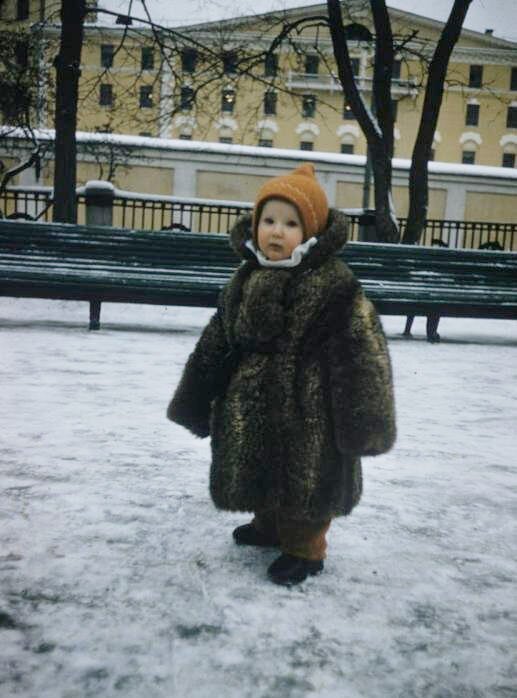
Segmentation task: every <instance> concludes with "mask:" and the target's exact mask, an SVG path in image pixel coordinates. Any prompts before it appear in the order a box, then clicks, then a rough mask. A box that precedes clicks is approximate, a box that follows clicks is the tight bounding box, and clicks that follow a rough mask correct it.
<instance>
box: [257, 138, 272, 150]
mask: <svg viewBox="0 0 517 698" xmlns="http://www.w3.org/2000/svg"><path fill="white" fill-rule="evenodd" d="M258 144H259V146H260V147H261V148H272V147H273V141H272V139H271V138H259V142H258Z"/></svg>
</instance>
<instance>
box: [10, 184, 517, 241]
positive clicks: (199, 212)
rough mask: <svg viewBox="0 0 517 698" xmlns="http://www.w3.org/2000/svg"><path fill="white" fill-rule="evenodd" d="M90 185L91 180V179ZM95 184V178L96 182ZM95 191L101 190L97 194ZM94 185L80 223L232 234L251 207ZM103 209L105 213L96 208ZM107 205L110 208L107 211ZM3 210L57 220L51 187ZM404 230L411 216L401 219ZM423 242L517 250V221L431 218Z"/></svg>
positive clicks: (358, 233) (354, 236) (353, 226)
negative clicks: (232, 228) (98, 213)
mask: <svg viewBox="0 0 517 698" xmlns="http://www.w3.org/2000/svg"><path fill="white" fill-rule="evenodd" d="M89 184H90V183H89ZM91 184H94V183H91ZM95 192H96V193H95ZM98 193H99V190H98V189H95V187H90V188H89V185H87V186H86V187H80V188H79V189H78V190H77V203H78V222H79V223H82V224H84V223H87V222H88V223H101V224H109V225H113V226H115V227H120V228H135V229H147V230H185V231H192V232H202V233H227V232H228V231H229V230H230V229H231V227H232V226H233V224H234V223H235V222H236V220H237V219H238V218H239V217H240V216H241V215H242V214H243V213H246V212H249V211H250V210H251V208H252V204H250V203H246V202H240V201H218V200H210V199H199V198H188V199H187V198H182V197H174V196H160V195H153V194H138V193H135V192H127V191H121V190H118V189H114V188H113V187H111V185H109V184H108V183H102V196H101V197H100V198H99V197H98ZM99 207H102V208H103V209H104V211H103V214H102V215H101V216H99V215H97V214H96V213H95V211H97V212H98V211H99ZM106 207H108V208H109V210H108V211H106ZM0 211H1V213H2V215H3V216H4V217H7V218H11V219H13V218H22V219H24V218H25V219H27V220H40V221H50V220H52V188H51V187H41V186H40V187H36V186H32V187H31V186H27V187H21V186H16V187H9V188H7V190H6V191H4V192H2V193H1V194H0ZM344 211H345V213H347V214H348V216H349V218H350V239H351V240H359V239H364V236H363V233H364V231H365V229H366V227H365V226H368V225H372V221H371V216H370V219H368V215H366V216H364V215H363V214H362V213H361V212H360V211H359V210H357V209H353V210H351V209H349V210H347V209H344ZM398 220H399V225H400V230H401V234H403V233H404V230H405V227H406V222H407V219H406V218H399V219H398ZM420 244H422V245H425V246H430V245H433V244H435V245H436V244H442V245H447V246H448V247H459V248H466V249H479V248H480V247H482V246H483V247H487V248H488V249H505V250H517V222H516V223H498V222H486V221H452V220H439V219H430V220H428V221H427V222H426V229H425V232H424V234H423V235H422V239H421V240H420Z"/></svg>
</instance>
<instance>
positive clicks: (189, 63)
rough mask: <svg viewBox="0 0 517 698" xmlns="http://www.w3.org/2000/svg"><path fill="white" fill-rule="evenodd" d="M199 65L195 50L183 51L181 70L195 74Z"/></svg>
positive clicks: (186, 49) (185, 49)
mask: <svg viewBox="0 0 517 698" xmlns="http://www.w3.org/2000/svg"><path fill="white" fill-rule="evenodd" d="M196 64H197V51H196V49H195V48H184V49H183V50H182V51H181V70H182V71H183V72H184V73H191V74H192V73H195V72H196Z"/></svg>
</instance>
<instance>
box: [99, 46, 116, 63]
mask: <svg viewBox="0 0 517 698" xmlns="http://www.w3.org/2000/svg"><path fill="white" fill-rule="evenodd" d="M112 65H113V44H102V45H101V66H102V67H103V68H111V66H112Z"/></svg>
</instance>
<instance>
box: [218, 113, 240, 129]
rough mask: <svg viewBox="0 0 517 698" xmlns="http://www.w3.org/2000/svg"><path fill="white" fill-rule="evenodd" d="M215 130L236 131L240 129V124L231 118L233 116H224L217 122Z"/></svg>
mask: <svg viewBox="0 0 517 698" xmlns="http://www.w3.org/2000/svg"><path fill="white" fill-rule="evenodd" d="M215 128H216V129H217V130H218V131H221V130H222V129H223V128H227V129H230V131H236V130H237V129H238V124H237V122H236V121H235V119H232V118H231V116H223V117H221V118H220V119H217V121H216V122H215Z"/></svg>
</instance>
